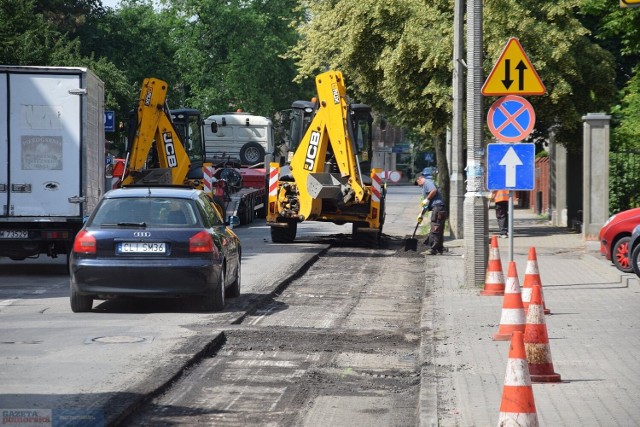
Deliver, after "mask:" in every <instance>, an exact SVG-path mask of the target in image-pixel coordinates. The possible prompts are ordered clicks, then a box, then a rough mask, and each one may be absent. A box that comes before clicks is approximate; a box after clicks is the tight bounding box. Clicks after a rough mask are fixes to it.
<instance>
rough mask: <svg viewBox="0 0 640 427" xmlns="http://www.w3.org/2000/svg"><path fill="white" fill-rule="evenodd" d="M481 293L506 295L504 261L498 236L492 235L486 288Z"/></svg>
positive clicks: (485, 280)
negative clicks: (501, 256)
mask: <svg viewBox="0 0 640 427" xmlns="http://www.w3.org/2000/svg"><path fill="white" fill-rule="evenodd" d="M480 295H487V296H489V295H504V275H503V274H502V261H500V249H499V248H498V237H497V236H491V247H490V248H489V263H488V265H487V273H486V274H485V276H484V290H483V291H482V292H480Z"/></svg>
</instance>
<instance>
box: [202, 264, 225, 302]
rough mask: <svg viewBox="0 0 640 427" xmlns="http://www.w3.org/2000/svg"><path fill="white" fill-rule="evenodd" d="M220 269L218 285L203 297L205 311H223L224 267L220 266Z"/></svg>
mask: <svg viewBox="0 0 640 427" xmlns="http://www.w3.org/2000/svg"><path fill="white" fill-rule="evenodd" d="M221 269H222V270H221V272H220V284H219V285H218V286H217V287H216V288H215V289H214V290H213V291H212V292H209V293H208V294H206V295H205V296H204V309H205V311H222V310H224V279H225V276H224V266H222V267H221Z"/></svg>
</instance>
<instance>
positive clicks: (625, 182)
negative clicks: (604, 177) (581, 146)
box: [609, 150, 640, 213]
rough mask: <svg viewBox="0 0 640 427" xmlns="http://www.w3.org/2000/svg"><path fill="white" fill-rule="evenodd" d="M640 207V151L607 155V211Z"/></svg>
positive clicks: (614, 211) (612, 211)
mask: <svg viewBox="0 0 640 427" xmlns="http://www.w3.org/2000/svg"><path fill="white" fill-rule="evenodd" d="M639 206H640V150H633V151H619V152H610V153H609V211H610V212H611V213H616V212H620V211H624V210H627V209H630V208H635V207H639Z"/></svg>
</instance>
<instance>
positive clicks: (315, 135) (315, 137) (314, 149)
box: [304, 131, 320, 171]
mask: <svg viewBox="0 0 640 427" xmlns="http://www.w3.org/2000/svg"><path fill="white" fill-rule="evenodd" d="M319 143H320V132H316V131H313V132H311V140H310V141H309V147H307V157H306V158H305V159H304V168H305V170H308V171H311V170H313V168H314V167H315V166H316V157H317V156H318V144H319Z"/></svg>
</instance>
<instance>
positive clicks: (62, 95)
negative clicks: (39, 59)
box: [0, 65, 105, 259]
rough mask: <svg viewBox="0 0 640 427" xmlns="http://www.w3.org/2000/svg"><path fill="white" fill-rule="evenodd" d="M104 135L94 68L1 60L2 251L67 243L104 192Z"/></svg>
mask: <svg viewBox="0 0 640 427" xmlns="http://www.w3.org/2000/svg"><path fill="white" fill-rule="evenodd" d="M104 141H105V138H104V84H103V82H102V81H101V80H100V79H99V78H98V77H97V76H96V75H95V74H94V73H92V72H91V71H90V70H88V69H87V68H80V67H77V68H76V67H22V66H8V65H0V164H1V165H3V167H2V168H0V256H9V257H11V258H13V259H23V258H25V257H29V256H37V255H38V254H40V253H46V254H47V255H49V256H53V257H55V256H56V255H57V254H58V253H64V254H66V253H67V252H68V251H69V250H70V248H71V246H70V245H71V244H72V242H73V238H74V236H75V233H76V232H77V231H78V230H79V228H80V226H81V225H82V220H83V218H84V217H85V216H87V215H88V214H89V213H90V212H91V210H92V209H93V208H94V207H95V206H96V203H97V202H98V199H99V198H100V196H101V195H102V194H103V193H104V185H105V184H104V183H105V174H104V171H105V146H104ZM5 165H6V167H4V166H5Z"/></svg>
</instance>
